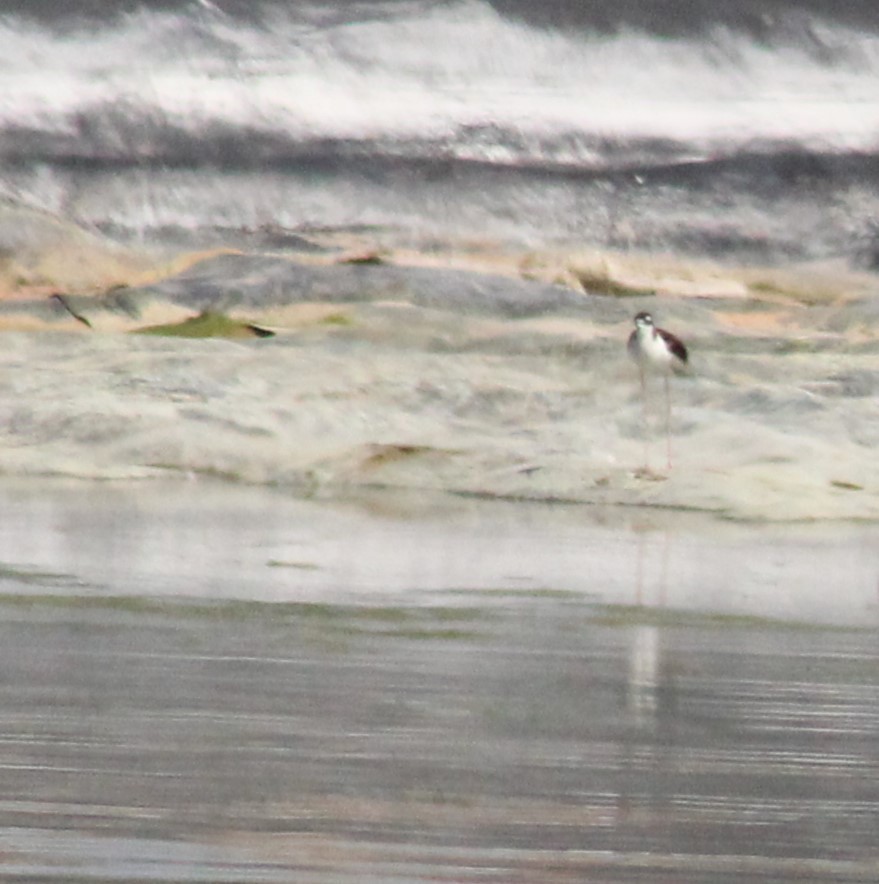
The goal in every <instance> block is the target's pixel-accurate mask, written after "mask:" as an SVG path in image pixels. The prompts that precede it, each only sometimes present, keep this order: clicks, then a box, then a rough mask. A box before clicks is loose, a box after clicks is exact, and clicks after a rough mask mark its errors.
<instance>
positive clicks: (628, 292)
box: [572, 268, 656, 298]
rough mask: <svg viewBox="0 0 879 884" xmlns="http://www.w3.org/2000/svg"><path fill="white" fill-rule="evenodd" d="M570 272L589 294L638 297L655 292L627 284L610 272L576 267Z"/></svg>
mask: <svg viewBox="0 0 879 884" xmlns="http://www.w3.org/2000/svg"><path fill="white" fill-rule="evenodd" d="M572 273H573V275H574V276H575V278H576V279H577V282H579V283H580V285H581V286H582V287H583V289H584V291H586V292H588V293H589V294H597V295H608V296H610V297H615V298H639V297H645V296H649V295H655V294H656V292H655V291H654V290H653V289H650V288H645V287H643V286H634V285H629V284H628V283H625V282H623V281H622V280H620V279H617V278H615V277H614V276H612V275H611V274H610V273H607V272H602V271H600V270H590V269H586V268H577V269H576V270H572Z"/></svg>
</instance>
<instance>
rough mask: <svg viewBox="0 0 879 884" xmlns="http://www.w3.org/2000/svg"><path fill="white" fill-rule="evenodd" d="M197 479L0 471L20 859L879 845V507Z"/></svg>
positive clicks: (658, 871)
mask: <svg viewBox="0 0 879 884" xmlns="http://www.w3.org/2000/svg"><path fill="white" fill-rule="evenodd" d="M194 484H195V485H196V486H198V483H194ZM173 492H174V493H173V494H169V493H168V490H167V489H165V490H162V489H155V488H134V489H132V488H113V487H103V488H98V489H95V488H94V486H67V485H61V486H57V485H55V486H38V485H8V486H7V487H6V488H5V489H4V490H2V491H0V497H2V501H0V502H2V504H3V506H2V508H0V512H2V513H3V516H2V521H0V558H2V560H3V562H4V563H5V571H4V573H3V578H2V579H3V585H4V590H5V593H6V594H5V595H3V596H2V597H0V613H2V617H0V795H2V800H0V848H2V850H0V877H4V878H7V879H15V878H26V877H30V878H35V877H39V876H42V878H43V879H46V880H60V879H62V878H65V877H66V878H72V877H77V878H78V879H83V880H86V879H90V878H92V879H94V878H98V877H101V878H105V879H109V878H112V880H114V881H135V880H137V881H148V880H179V881H197V880H201V881H204V880H211V881H224V880H234V881H242V882H249V881H291V880H294V881H297V882H306V884H308V882H327V881H333V882H337V881H340V882H347V881H351V882H354V881H357V882H361V881H366V882H369V881H374V882H394V881H407V882H422V881H423V882H426V881H435V880H448V881H451V880H454V881H464V880H479V881H492V882H498V884H500V882H509V881H514V880H528V881H540V882H548V884H555V882H559V884H560V882H562V881H571V880H583V881H631V880H635V879H637V880H639V881H645V882H646V881H656V882H666V881H674V882H676V884H697V882H699V884H703V882H714V881H718V880H733V879H735V880H755V881H756V880H761V881H773V882H782V884H787V882H791V884H792V882H794V881H797V882H802V881H813V882H818V881H821V882H837V881H838V882H843V881H845V882H851V881H873V880H877V878H879V855H877V850H876V847H875V833H876V831H877V827H879V753H877V751H876V746H877V745H879V686H877V685H879V678H877V676H879V640H877V639H879V634H877V631H876V629H875V626H874V624H875V575H876V573H877V563H879V559H877V547H876V545H875V544H874V541H875V539H876V537H875V534H873V533H872V531H871V529H869V528H867V527H863V526H862V527H861V528H859V529H858V530H857V531H852V530H848V531H845V532H842V531H840V532H835V530H834V529H829V530H826V531H824V532H823V533H822V532H812V531H810V530H809V529H802V528H799V529H797V530H788V529H781V528H771V529H767V528H765V527H764V528H763V529H761V530H755V529H741V527H740V526H727V525H723V524H717V523H712V522H710V521H707V520H703V521H701V522H694V521H689V520H687V519H683V520H677V519H675V518H674V517H672V518H670V519H669V518H666V517H665V516H664V515H663V514H643V513H640V514H639V513H631V512H629V513H615V512H612V511H605V512H592V511H584V509H583V508H575V507H539V506H524V507H523V506H513V505H498V504H486V503H484V502H472V501H459V500H455V499H442V500H439V501H435V502H433V503H432V504H430V505H428V502H427V501H426V500H425V499H424V498H423V497H421V498H419V499H417V500H412V499H409V500H406V499H402V500H401V499H388V498H384V501H385V502H384V503H383V504H382V505H381V507H380V508H378V509H377V508H376V507H375V506H373V505H371V504H368V503H367V502H346V503H340V502H325V503H318V502H306V501H295V500H291V499H289V498H288V497H286V496H285V495H282V494H278V493H275V492H266V491H259V490H254V489H230V488H224V487H222V486H220V487H214V486H199V487H192V486H187V487H185V488H179V487H175V488H174V489H173ZM389 500H390V503H389V502H388V501H389ZM745 551H747V553H748V558H747V560H746V558H745V556H744V552H745ZM801 557H805V560H806V563H807V565H808V566H809V567H808V568H807V567H805V566H804V565H803V562H802V561H801ZM733 563H735V565H736V567H735V569H734V568H733V567H732V564H733ZM818 564H821V568H820V569H819V568H817V565H818ZM809 569H813V570H814V573H811V574H810V572H809ZM828 575H832V576H828ZM818 583H820V587H821V589H822V590H823V593H821V594H819V593H818V592H817V591H816V584H818ZM828 594H829V595H830V599H829V601H828V599H827V596H828ZM41 595H43V596H49V597H50V601H51V604H46V603H43V604H38V603H37V600H38V599H39V597H40V596H41ZM136 595H150V596H153V597H157V598H159V599H161V598H162V597H169V598H170V597H175V598H179V597H180V596H188V597H189V599H190V603H189V604H188V605H186V606H180V605H162V604H150V605H146V604H139V605H125V604H124V603H123V602H122V601H120V599H121V600H123V601H124V599H125V598H126V597H129V596H136ZM16 597H21V598H24V599H25V601H26V603H22V600H21V598H18V599H17V598H16ZM216 598H236V599H239V600H240V599H270V600H274V601H286V602H296V603H301V602H312V601H316V600H319V601H320V602H321V604H318V605H315V604H306V605H302V604H288V605H271V606H243V605H232V606H225V607H222V608H220V609H217V607H216V606H212V605H202V606H199V604H197V603H196V602H198V601H199V600H203V601H209V600H213V599H216ZM44 602H45V600H44ZM352 602H361V603H362V602H366V603H368V604H351V603H352ZM742 613H747V614H749V615H750V619H749V618H748V617H742V616H738V615H740V614H742ZM785 613H787V614H790V615H791V616H789V617H787V618H786V619H780V620H775V619H767V618H766V615H770V616H772V617H775V616H777V615H781V614H785ZM729 614H736V615H737V616H735V617H730V616H718V615H729ZM840 622H842V623H845V622H855V623H857V626H858V628H856V629H852V628H844V629H843V628H838V626H837V625H836V624H839V623H840ZM828 624H830V625H828Z"/></svg>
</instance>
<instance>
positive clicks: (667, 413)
mask: <svg viewBox="0 0 879 884" xmlns="http://www.w3.org/2000/svg"><path fill="white" fill-rule="evenodd" d="M665 445H666V455H667V456H668V468H669V469H671V389H670V385H669V381H668V373H666V375H665Z"/></svg>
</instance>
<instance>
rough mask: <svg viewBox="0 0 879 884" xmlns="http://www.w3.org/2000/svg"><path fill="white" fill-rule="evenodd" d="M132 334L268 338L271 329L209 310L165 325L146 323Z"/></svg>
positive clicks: (175, 336) (271, 332) (272, 333)
mask: <svg viewBox="0 0 879 884" xmlns="http://www.w3.org/2000/svg"><path fill="white" fill-rule="evenodd" d="M133 334H140V335H159V336H161V337H169V338H270V337H273V336H274V334H275V333H274V332H273V331H269V330H268V329H265V328H261V327H260V326H258V325H253V324H252V323H249V322H243V321H241V320H237V319H232V318H230V317H228V316H226V315H225V314H223V313H213V312H211V311H209V310H207V311H205V312H204V313H199V314H198V316H192V317H190V318H189V319H184V320H183V322H175V323H169V324H166V325H148V326H145V327H144V328H138V329H135V330H134V332H133Z"/></svg>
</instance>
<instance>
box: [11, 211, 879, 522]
mask: <svg viewBox="0 0 879 884" xmlns="http://www.w3.org/2000/svg"><path fill="white" fill-rule="evenodd" d="M8 220H9V219H8V218H7V221H8ZM44 220H45V219H44ZM62 227H63V225H62ZM50 228H51V233H52V236H51V237H50V238H49V240H48V241H47V242H48V245H47V249H48V251H49V252H52V251H53V250H54V249H55V248H56V246H57V236H58V235H59V227H58V223H53V224H52V225H50ZM77 241H78V240H77ZM333 245H334V247H331V246H333ZM343 245H344V248H343V247H342V246H343ZM367 245H368V244H367V243H365V242H359V243H355V242H352V241H347V242H345V243H344V244H343V243H339V242H336V243H335V244H332V243H325V244H324V251H321V252H316V253H314V254H312V255H310V256H304V255H303V254H300V253H296V254H292V253H283V254H281V253H268V252H261V251H251V252H246V253H245V252H231V251H221V252H212V253H209V254H208V255H207V256H205V254H204V253H201V254H200V255H198V256H196V255H195V254H194V253H193V254H192V255H190V256H189V257H186V256H183V255H178V256H177V258H176V264H174V267H175V268H176V271H177V272H174V273H171V275H169V276H166V277H159V278H154V279H153V281H151V282H148V283H145V284H140V285H137V286H135V285H130V286H123V287H121V288H120V287H114V288H111V289H110V290H109V291H105V292H103V293H102V294H83V293H82V292H79V293H77V292H76V291H75V290H74V291H65V292H59V293H58V294H60V298H58V297H56V298H54V299H51V300H47V299H45V297H44V298H43V299H42V300H39V299H37V300H30V301H17V302H10V301H8V300H7V301H5V302H0V313H2V314H3V315H2V317H0V325H3V326H5V327H6V329H7V331H6V332H5V334H4V341H5V347H4V348H3V351H2V352H0V377H2V378H3V379H4V381H3V385H2V386H0V473H4V474H7V475H28V474H35V475H41V474H42V475H45V474H57V475H68V476H77V477H81V478H94V479H130V478H151V477H166V476H169V475H183V476H185V475H189V474H192V475H208V476H221V477H222V476H225V477H228V478H230V479H235V480H237V481H240V482H244V483H252V484H265V485H279V486H282V487H286V488H289V489H290V490H292V491H294V492H295V493H299V494H302V495H305V496H308V495H310V494H314V493H322V492H324V491H328V492H331V493H334V494H336V493H346V492H350V491H356V490H357V489H358V488H361V487H387V488H416V489H424V490H431V491H447V492H451V493H456V494H462V495H473V496H484V497H488V498H491V497H494V498H500V499H510V500H536V501H553V500H555V501H570V502H572V503H586V504H596V505H626V506H644V507H658V508H669V509H681V508H685V509H693V510H695V511H704V512H713V513H716V514H720V515H722V516H724V517H727V518H734V519H736V518H737V519H744V520H757V521H759V520H764V521H798V520H823V519H827V520H839V519H842V520H877V519H879V466H877V465H876V463H875V458H874V456H873V452H874V450H875V445H876V444H879V429H877V428H879V407H877V405H876V404H875V403H876V401H877V400H876V394H877V393H879V371H877V370H876V369H875V368H874V367H873V366H874V362H875V354H876V352H877V351H879V331H876V330H875V329H876V328H877V325H876V319H877V318H879V306H877V305H879V299H877V298H876V297H875V291H870V290H869V284H870V283H871V282H873V281H872V279H871V278H868V277H859V279H860V283H859V284H860V285H861V286H862V288H861V289H852V290H848V289H846V288H845V287H841V288H839V289H832V288H830V287H828V286H826V285H825V282H824V281H823V279H824V277H821V276H820V275H819V274H817V272H816V273H814V274H813V277H812V279H811V283H810V284H811V285H812V289H811V290H808V291H807V289H806V288H802V289H799V290H796V291H794V290H793V289H790V290H787V291H785V290H784V289H783V287H781V285H780V284H779V285H776V284H775V283H772V284H770V282H767V278H766V277H760V278H759V280H762V281H759V280H758V281H759V285H758V289H759V291H757V292H756V293H755V292H754V291H752V290H751V289H748V290H747V293H745V294H743V293H742V291H741V290H740V289H737V290H736V291H738V294H736V293H735V291H727V292H726V293H725V294H724V293H723V292H722V291H721V290H722V289H723V288H724V286H727V285H728V284H729V285H731V284H732V282H735V285H736V286H742V285H745V283H744V282H743V279H744V276H745V274H744V271H742V272H741V273H740V274H739V278H738V280H737V281H736V280H734V279H733V277H732V276H730V277H729V279H728V280H727V282H723V281H722V279H721V277H720V276H719V275H717V273H716V270H715V271H712V272H713V273H715V275H714V276H713V277H709V276H706V275H705V273H704V272H703V271H704V267H702V270H700V272H703V275H702V276H701V277H700V276H699V275H698V274H697V271H696V269H694V268H695V267H696V266H697V265H695V264H691V265H689V271H688V272H689V274H690V277H689V279H688V278H687V277H686V273H685V269H684V268H683V267H682V266H681V265H680V263H679V264H678V265H675V264H674V263H673V262H672V259H670V258H668V257H666V258H660V257H657V258H656V259H655V262H654V265H653V267H652V272H653V278H654V279H656V280H661V279H666V280H670V279H672V277H671V276H670V274H671V268H673V267H674V266H678V267H679V269H678V271H677V273H678V275H677V276H676V277H674V278H675V279H677V280H678V290H677V293H672V290H673V289H674V286H672V285H671V284H670V283H668V282H667V283H666V290H665V293H663V292H662V291H660V292H659V293H653V292H651V293H650V294H644V293H643V288H644V286H645V285H646V284H647V283H645V282H644V280H645V278H646V277H645V276H644V274H645V273H646V272H647V270H646V269H645V267H646V265H645V263H644V259H643V258H642V259H638V260H640V263H638V260H636V256H629V259H630V263H629V264H627V265H623V264H622V263H620V264H619V265H613V266H612V265H611V264H610V263H607V261H608V260H609V259H608V258H607V256H604V258H602V260H605V270H603V271H601V272H602V273H603V274H604V278H605V282H607V281H608V280H609V279H611V278H612V281H613V286H611V287H610V289H609V290H607V291H604V292H603V293H602V292H601V291H600V290H597V289H596V288H595V285H597V282H596V273H597V272H598V271H597V270H596V269H595V268H596V267H597V266H598V267H599V270H600V266H599V265H594V264H593V265H589V264H588V262H587V261H586V258H583V261H584V263H582V264H581V265H574V264H571V263H569V264H568V265H566V266H567V267H568V271H570V272H574V271H576V272H577V273H579V274H580V282H579V283H577V285H573V284H568V285H562V284H560V283H559V279H558V278H556V275H557V273H556V271H557V267H558V265H557V264H555V263H554V262H553V261H550V260H549V259H548V258H547V259H546V261H545V263H544V264H541V263H540V261H538V260H537V259H533V260H531V261H530V263H528V262H525V261H524V259H523V258H522V257H521V256H514V257H511V256H510V255H509V254H507V255H506V256H502V255H501V256H499V255H498V254H497V253H495V254H494V255H493V256H492V255H488V256H487V252H486V251H485V249H484V248H483V250H482V251H478V252H477V253H476V257H475V258H474V256H473V254H471V255H470V256H469V257H468V256H466V255H462V257H461V258H460V260H458V261H452V260H450V259H449V256H448V255H441V254H437V253H434V254H428V253H426V252H425V253H424V254H423V256H422V260H421V262H420V263H419V262H416V261H415V259H414V258H413V257H412V256H411V253H410V257H409V259H408V260H409V261H410V263H400V262H401V261H403V259H404V257H405V255H406V253H405V252H393V251H389V250H388V248H387V246H382V245H381V244H377V245H376V246H375V248H367ZM36 251H37V252H38V251H39V249H36ZM395 255H396V257H394V256H395ZM465 258H466V260H465ZM489 258H490V261H489ZM592 258H593V259H595V255H594V254H593V256H592ZM541 260H543V259H541ZM590 260H591V259H590ZM595 260H598V259H595ZM468 261H470V262H475V263H470V264H469V265H468V263H467V262H468ZM486 261H488V262H489V263H485V262H486ZM523 262H524V263H523ZM699 266H700V267H701V266H702V265H699ZM577 267H579V269H577ZM590 267H592V269H591V270H590V269H589V268H590ZM474 268H476V269H474ZM571 268H574V270H571ZM487 270H492V272H486V271H487ZM705 272H707V271H705ZM752 272H753V273H757V271H752ZM787 272H788V273H789V274H790V273H793V271H792V270H789V271H787ZM827 272H829V271H827ZM778 273H779V274H781V273H782V271H778ZM590 274H591V276H590ZM626 274H628V276H627V275H626ZM639 274H640V276H639ZM585 278H589V279H591V280H592V283H591V285H592V288H590V287H589V286H586V287H584V283H583V279H585ZM708 278H712V279H714V282H715V286H714V291H713V292H707V293H703V294H700V295H698V296H697V295H694V294H693V292H692V291H689V290H688V289H687V287H688V286H690V287H691V286H693V285H699V284H700V283H699V280H700V279H703V280H705V279H708ZM753 278H754V279H757V278H758V277H756V276H755V277H753ZM778 278H779V279H780V278H781V276H779V277H778ZM791 278H792V277H791ZM639 279H640V280H641V282H638V280H639ZM625 280H628V282H626V283H625V285H624V282H625ZM731 281H732V282H731ZM636 283H637V284H636ZM608 284H609V283H608ZM841 284H842V280H840V285H841ZM874 284H876V285H879V282H876V283H874ZM687 291H689V293H687ZM639 310H650V311H651V312H653V313H654V315H655V316H656V318H657V321H658V323H659V324H660V325H662V326H665V327H668V328H670V329H672V330H674V331H675V333H677V334H679V335H680V336H681V337H682V338H683V339H684V340H685V341H686V342H687V345H688V347H689V349H690V352H691V356H692V374H691V376H690V377H687V378H685V379H681V380H680V381H678V380H677V379H675V380H674V381H673V383H672V388H673V400H674V404H673V436H674V442H673V444H674V448H675V461H676V467H675V469H674V470H672V471H669V472H666V471H662V470H659V469H658V465H659V464H660V463H662V462H663V458H664V453H663V448H664V438H663V425H662V416H661V414H660V412H661V408H660V404H661V402H660V400H661V384H660V383H658V382H657V383H655V384H654V387H653V391H654V394H655V395H654V399H655V397H656V396H658V397H660V400H656V401H653V402H651V408H650V410H649V438H648V440H647V448H648V454H649V457H650V461H649V462H648V463H647V464H646V466H647V467H648V469H644V467H645V439H644V438H643V424H642V403H641V401H640V391H639V385H638V381H637V372H636V371H635V369H634V367H633V366H632V365H631V363H630V360H629V359H628V357H627V354H626V353H625V341H626V338H627V337H628V334H629V331H630V328H631V317H632V315H634V313H635V312H637V311H639ZM209 315H210V316H215V317H216V320H212V323H213V324H211V323H207V325H208V328H207V330H206V329H205V328H204V327H199V326H198V322H197V320H199V317H201V318H202V319H204V317H207V316H209ZM16 317H18V320H21V318H22V317H24V318H25V319H26V320H27V321H26V322H24V323H23V325H24V326H25V327H26V329H27V330H17V331H16V330H12V328H14V327H15V322H16V321H17V320H16ZM19 328H22V326H21V325H20V326H19ZM39 328H42V329H43V330H42V331H40V330H37V329H39ZM49 329H52V330H51V331H49ZM73 330H75V332H76V333H75V334H70V333H68V332H70V331H73ZM131 331H141V332H145V331H148V332H151V334H128V333H126V332H131ZM199 334H202V335H204V334H206V335H208V337H204V338H199V337H198V336H197V335H199ZM190 335H192V336H190ZM216 335H220V336H219V337H218V336H216Z"/></svg>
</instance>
